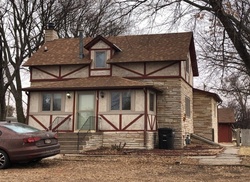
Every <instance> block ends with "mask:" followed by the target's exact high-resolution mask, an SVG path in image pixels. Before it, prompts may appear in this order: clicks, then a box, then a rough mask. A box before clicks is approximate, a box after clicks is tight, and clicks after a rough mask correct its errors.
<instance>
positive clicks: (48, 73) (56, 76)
mask: <svg viewBox="0 0 250 182" xmlns="http://www.w3.org/2000/svg"><path fill="white" fill-rule="evenodd" d="M34 69H37V70H39V71H41V72H43V73H46V74H47V75H50V76H52V77H55V78H60V77H59V76H58V75H54V74H52V73H50V72H48V71H45V70H43V69H41V68H38V67H34Z"/></svg>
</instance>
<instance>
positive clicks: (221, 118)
mask: <svg viewBox="0 0 250 182" xmlns="http://www.w3.org/2000/svg"><path fill="white" fill-rule="evenodd" d="M218 122H219V123H235V117H234V110H233V109H232V108H219V109H218Z"/></svg>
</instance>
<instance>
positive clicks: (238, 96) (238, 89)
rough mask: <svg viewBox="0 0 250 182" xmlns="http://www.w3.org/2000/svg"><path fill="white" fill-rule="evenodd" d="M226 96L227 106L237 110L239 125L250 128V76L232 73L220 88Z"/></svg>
mask: <svg viewBox="0 0 250 182" xmlns="http://www.w3.org/2000/svg"><path fill="white" fill-rule="evenodd" d="M220 91H221V93H222V94H223V96H224V97H226V98H228V103H227V104H226V105H225V106H226V107H230V108H233V109H234V111H235V116H236V121H237V127H240V128H250V114H249V111H250V110H249V105H248V102H249V99H250V98H249V96H250V79H249V76H241V75H239V74H232V75H230V76H228V77H227V78H226V79H225V80H224V82H223V84H222V88H221V89H220Z"/></svg>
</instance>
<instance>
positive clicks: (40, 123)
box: [30, 115, 48, 130]
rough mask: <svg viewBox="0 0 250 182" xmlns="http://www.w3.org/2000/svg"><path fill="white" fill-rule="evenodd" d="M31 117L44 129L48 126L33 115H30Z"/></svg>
mask: <svg viewBox="0 0 250 182" xmlns="http://www.w3.org/2000/svg"><path fill="white" fill-rule="evenodd" d="M30 117H31V118H33V119H34V120H35V121H36V122H37V123H38V124H39V125H41V126H42V127H43V128H44V129H45V130H47V129H48V128H47V127H46V126H44V125H43V124H42V122H40V121H39V120H38V119H37V118H36V117H35V116H34V115H30Z"/></svg>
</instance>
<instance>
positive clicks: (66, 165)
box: [0, 147, 250, 182]
mask: <svg viewBox="0 0 250 182" xmlns="http://www.w3.org/2000/svg"><path fill="white" fill-rule="evenodd" d="M198 148H199V147H198ZM193 150H194V148H192V149H191V148H189V149H185V150H157V149H156V150H151V151H146V150H123V151H116V150H110V149H99V150H96V151H89V152H88V153H84V154H85V155H84V154H81V155H58V156H57V157H53V158H50V159H44V160H42V161H40V162H38V163H33V164H25V165H24V164H22V165H20V164H16V165H13V166H12V167H11V168H9V169H6V170H0V181H8V182H20V181H26V182H40V181H49V182H58V181H60V182H78V181H79V182H80V181H87V182H96V181H104V182H105V181H108V182H113V181H119V182H123V181H124V182H125V181H126V182H128V181H129V182H138V181H143V182H144V181H147V182H150V181H159V182H165V181H170V182H172V181H182V182H196V181H197V182H198V181H199V182H200V181H218V182H224V181H236V182H238V181H242V182H243V181H244V182H246V181H248V180H249V178H250V175H249V167H248V166H249V165H250V163H249V162H250V157H248V156H244V157H243V162H242V163H243V164H244V165H240V166H205V165H199V163H198V160H197V159H193V158H190V157H188V156H190V155H195V154H197V152H198V153H199V154H206V155H213V154H216V152H217V153H220V152H221V150H222V149H221V148H215V149H212V148H208V149H207V150H205V149H204V148H202V149H198V151H193ZM86 154H89V155H86Z"/></svg>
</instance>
